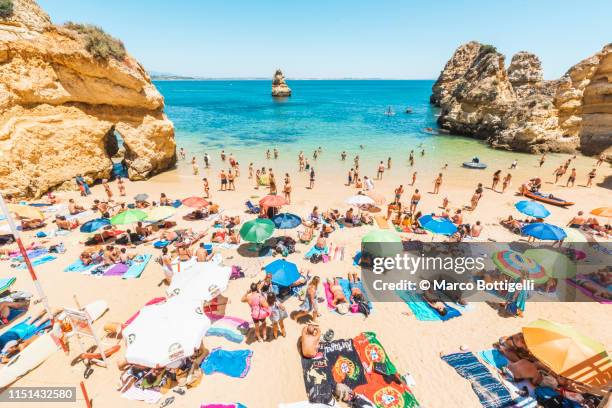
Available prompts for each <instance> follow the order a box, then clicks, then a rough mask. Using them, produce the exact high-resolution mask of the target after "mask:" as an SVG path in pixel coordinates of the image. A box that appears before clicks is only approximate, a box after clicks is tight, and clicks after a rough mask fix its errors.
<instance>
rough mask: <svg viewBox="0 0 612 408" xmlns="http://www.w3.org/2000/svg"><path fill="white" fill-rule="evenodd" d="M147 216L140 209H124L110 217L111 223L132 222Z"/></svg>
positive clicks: (123, 223) (122, 223)
mask: <svg viewBox="0 0 612 408" xmlns="http://www.w3.org/2000/svg"><path fill="white" fill-rule="evenodd" d="M145 218H147V213H146V212H144V211H142V210H136V209H135V210H125V211H123V212H120V213H119V214H117V215H115V216H114V217H113V218H111V219H110V222H111V224H113V225H125V224H134V223H137V222H138V221H142V220H144V219H145Z"/></svg>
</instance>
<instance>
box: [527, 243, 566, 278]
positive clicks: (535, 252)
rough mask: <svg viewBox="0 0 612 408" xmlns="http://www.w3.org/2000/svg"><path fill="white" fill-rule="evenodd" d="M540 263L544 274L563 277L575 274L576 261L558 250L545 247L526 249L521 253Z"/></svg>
mask: <svg viewBox="0 0 612 408" xmlns="http://www.w3.org/2000/svg"><path fill="white" fill-rule="evenodd" d="M523 255H525V256H526V257H527V258H531V259H533V260H534V261H535V262H537V263H539V264H540V265H542V267H543V268H544V272H545V273H546V275H548V276H550V277H551V278H557V279H563V278H573V277H574V276H576V262H574V261H572V260H571V259H569V258H568V257H567V255H564V254H562V253H560V252H557V251H553V250H552V249H547V248H536V249H528V250H526V251H525V253H524V254H523Z"/></svg>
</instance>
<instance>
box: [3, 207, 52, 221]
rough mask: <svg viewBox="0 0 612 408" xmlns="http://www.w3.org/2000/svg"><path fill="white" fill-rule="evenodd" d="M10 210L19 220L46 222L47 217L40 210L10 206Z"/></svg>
mask: <svg viewBox="0 0 612 408" xmlns="http://www.w3.org/2000/svg"><path fill="white" fill-rule="evenodd" d="M7 207H8V210H9V211H10V212H12V213H13V214H15V215H16V216H17V217H19V218H27V219H30V220H44V219H45V216H44V215H43V213H42V212H40V210H39V209H37V208H36V207H32V206H30V205H20V204H8V205H7Z"/></svg>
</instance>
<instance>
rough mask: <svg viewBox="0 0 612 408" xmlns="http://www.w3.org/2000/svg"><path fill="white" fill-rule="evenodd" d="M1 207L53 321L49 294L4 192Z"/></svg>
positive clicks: (1, 197)
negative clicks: (8, 206)
mask: <svg viewBox="0 0 612 408" xmlns="http://www.w3.org/2000/svg"><path fill="white" fill-rule="evenodd" d="M0 209H2V212H3V213H4V215H5V216H6V220H7V221H8V225H9V228H10V230H11V233H12V234H13V236H14V237H15V241H16V242H17V246H18V247H19V252H21V256H23V260H24V262H25V264H26V266H27V268H28V272H29V273H30V278H32V281H33V282H34V287H35V288H36V291H37V292H38V296H39V297H40V300H41V302H42V304H43V306H44V307H45V310H46V311H47V314H48V315H49V319H51V320H52V321H53V314H52V313H51V307H50V306H49V300H48V299H47V295H46V294H45V291H44V290H43V288H42V285H41V284H40V281H39V280H38V277H37V276H36V272H35V271H34V267H33V266H32V262H30V258H29V257H28V251H26V249H25V246H24V245H23V241H22V240H21V235H20V234H19V231H18V230H17V227H16V226H15V221H14V220H13V217H11V214H10V213H9V211H8V208H7V206H6V203H5V202H4V196H3V195H2V194H0Z"/></svg>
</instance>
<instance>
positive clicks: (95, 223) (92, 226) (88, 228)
mask: <svg viewBox="0 0 612 408" xmlns="http://www.w3.org/2000/svg"><path fill="white" fill-rule="evenodd" d="M108 225H111V222H110V220H109V219H108V218H94V219H93V220H89V221H87V222H86V223H84V224H83V225H81V228H79V231H81V232H84V233H90V232H94V231H97V230H99V229H100V228H104V227H106V226H108Z"/></svg>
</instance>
